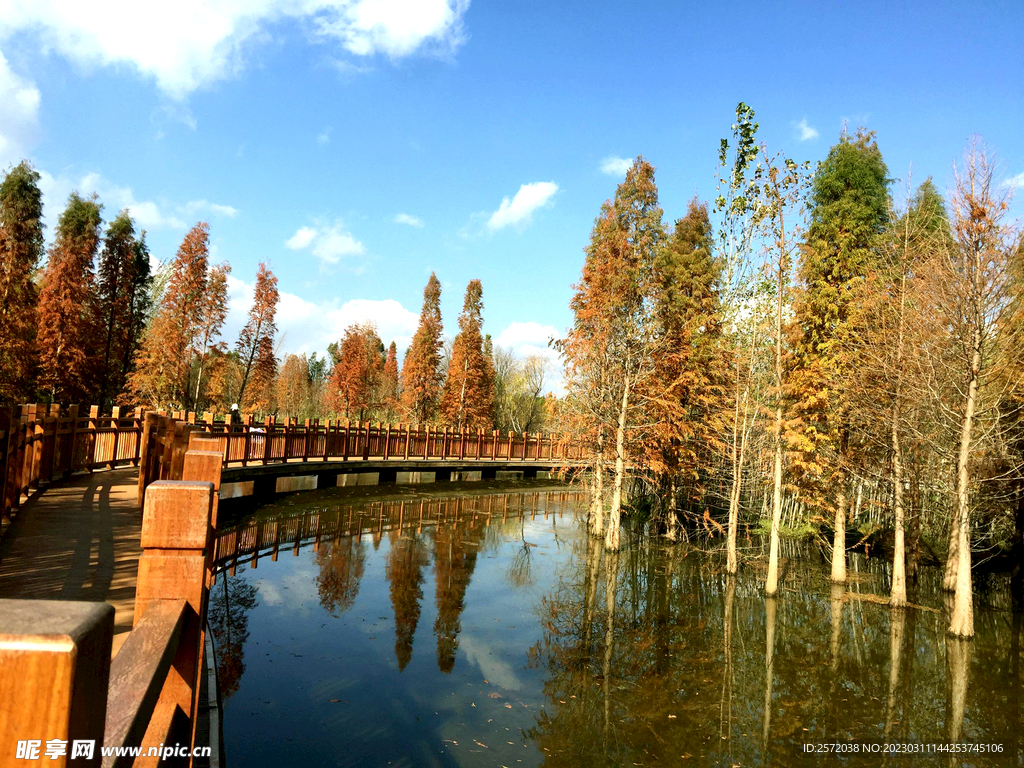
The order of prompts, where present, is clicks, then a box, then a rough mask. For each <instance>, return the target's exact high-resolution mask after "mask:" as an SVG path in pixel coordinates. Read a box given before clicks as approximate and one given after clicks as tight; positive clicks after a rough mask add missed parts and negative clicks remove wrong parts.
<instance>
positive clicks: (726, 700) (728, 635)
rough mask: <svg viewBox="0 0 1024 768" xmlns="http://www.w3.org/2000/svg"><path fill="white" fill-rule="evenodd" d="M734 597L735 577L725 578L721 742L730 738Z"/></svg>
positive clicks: (720, 717) (720, 714)
mask: <svg viewBox="0 0 1024 768" xmlns="http://www.w3.org/2000/svg"><path fill="white" fill-rule="evenodd" d="M735 596H736V577H735V576H731V575H730V576H726V578H725V607H724V610H723V614H722V650H723V652H724V655H725V668H724V669H723V670H722V700H721V703H720V704H719V712H718V718H719V732H720V733H719V735H720V736H721V737H722V740H723V741H727V740H729V739H730V738H731V737H732V678H733V671H732V604H733V600H734V598H735Z"/></svg>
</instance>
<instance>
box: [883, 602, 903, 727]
mask: <svg viewBox="0 0 1024 768" xmlns="http://www.w3.org/2000/svg"><path fill="white" fill-rule="evenodd" d="M906 620H907V614H906V611H890V613H889V697H888V699H887V700H886V703H885V728H884V730H883V732H882V733H883V736H882V738H883V739H885V740H886V741H888V740H889V737H890V736H891V735H892V726H893V723H894V722H895V721H896V701H897V698H898V697H897V692H898V691H899V687H900V667H901V665H902V661H903V659H902V656H903V629H904V625H905V623H906Z"/></svg>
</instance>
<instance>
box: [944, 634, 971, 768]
mask: <svg viewBox="0 0 1024 768" xmlns="http://www.w3.org/2000/svg"><path fill="white" fill-rule="evenodd" d="M972 645H973V644H972V643H970V642H968V641H966V640H964V639H962V638H955V637H950V638H947V639H946V663H947V665H948V668H949V669H948V672H947V675H948V676H947V679H948V680H949V707H950V711H949V713H948V715H947V717H946V722H947V724H948V730H947V732H946V739H947V741H949V742H950V743H951V744H955V743H956V742H958V741H960V737H961V735H962V734H963V725H964V707H965V705H966V704H967V682H968V678H969V677H970V670H971V646H972ZM952 757H953V755H950V758H952ZM954 764H955V765H960V761H959V760H956V762H955V763H954Z"/></svg>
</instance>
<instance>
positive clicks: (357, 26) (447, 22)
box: [317, 0, 469, 59]
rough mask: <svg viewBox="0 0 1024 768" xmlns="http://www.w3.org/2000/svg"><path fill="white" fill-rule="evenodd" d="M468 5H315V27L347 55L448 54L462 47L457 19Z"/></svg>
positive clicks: (449, 1) (365, 0) (411, 0)
mask: <svg viewBox="0 0 1024 768" xmlns="http://www.w3.org/2000/svg"><path fill="white" fill-rule="evenodd" d="M468 7H469V0H357V1H356V2H344V0H342V1H341V2H333V3H327V2H323V3H320V9H319V11H318V15H317V26H318V28H319V31H320V33H321V34H322V35H324V36H329V37H334V38H336V39H338V40H339V41H341V44H342V46H343V47H344V48H345V50H347V51H348V52H349V53H352V54H354V55H356V56H370V55H372V54H374V53H383V54H386V55H387V56H389V57H391V58H392V59H397V58H401V57H403V56H408V55H409V54H411V53H413V52H414V51H416V50H417V49H418V48H420V47H421V46H426V47H428V48H432V49H433V50H435V51H437V52H439V53H450V52H453V51H454V50H455V49H456V48H458V47H459V46H460V45H461V44H462V43H463V42H465V33H464V31H463V26H462V16H463V14H464V13H465V12H466V9H467V8H468Z"/></svg>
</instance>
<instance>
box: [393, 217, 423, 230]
mask: <svg viewBox="0 0 1024 768" xmlns="http://www.w3.org/2000/svg"><path fill="white" fill-rule="evenodd" d="M395 224H407V225H409V226H410V227H417V228H419V229H422V228H423V219H421V218H420V217H419V216H413V215H411V214H408V213H399V214H398V215H396V216H395Z"/></svg>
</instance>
